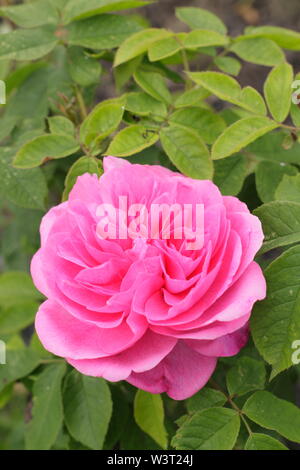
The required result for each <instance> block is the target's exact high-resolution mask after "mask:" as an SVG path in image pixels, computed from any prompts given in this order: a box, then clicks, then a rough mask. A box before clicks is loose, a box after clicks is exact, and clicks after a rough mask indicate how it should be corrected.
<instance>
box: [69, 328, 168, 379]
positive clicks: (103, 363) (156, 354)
mask: <svg viewBox="0 0 300 470" xmlns="http://www.w3.org/2000/svg"><path fill="white" fill-rule="evenodd" d="M175 344H176V339H174V338H164V337H163V336H160V335H157V334H155V333H153V332H152V331H150V330H148V331H147V332H146V333H145V335H144V336H143V337H142V338H141V339H140V340H139V341H138V342H137V343H136V344H135V345H134V346H132V347H131V348H129V349H127V350H126V351H124V352H122V353H120V354H116V355H112V356H109V357H102V358H99V359H92V360H75V359H71V358H70V357H69V358H67V360H68V362H69V363H70V364H71V365H72V366H73V367H75V368H76V369H78V370H79V371H80V372H81V373H82V374H86V375H91V376H95V377H103V378H105V379H107V380H110V381H112V382H117V381H119V380H124V379H127V377H128V376H129V375H130V374H131V373H132V372H136V373H140V372H144V371H148V370H151V369H153V368H155V367H156V366H157V364H159V362H160V361H161V360H162V359H163V358H164V357H165V356H166V355H167V354H169V352H170V351H171V350H172V349H173V348H174V346H175Z"/></svg>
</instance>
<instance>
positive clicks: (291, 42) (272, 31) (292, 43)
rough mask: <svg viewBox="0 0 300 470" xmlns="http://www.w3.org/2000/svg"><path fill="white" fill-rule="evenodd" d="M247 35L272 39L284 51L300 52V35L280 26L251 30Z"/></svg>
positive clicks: (260, 27)
mask: <svg viewBox="0 0 300 470" xmlns="http://www.w3.org/2000/svg"><path fill="white" fill-rule="evenodd" d="M247 35H249V36H254V37H264V38H267V39H271V40H272V41H274V42H276V43H277V44H278V46H280V47H283V48H284V49H290V50H292V51H299V50H300V33H298V32H297V31H293V30H291V29H286V28H280V27H278V26H259V27H257V28H251V30H250V31H249V32H247Z"/></svg>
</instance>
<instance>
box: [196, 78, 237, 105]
mask: <svg viewBox="0 0 300 470" xmlns="http://www.w3.org/2000/svg"><path fill="white" fill-rule="evenodd" d="M188 75H189V77H190V78H191V79H192V80H193V81H194V82H195V83H197V84H198V85H201V86H203V87H204V88H206V89H207V90H208V91H210V92H211V93H212V94H214V95H216V96H217V97H218V98H220V99H221V100H224V101H229V102H230V103H234V104H237V103H238V102H239V96H240V93H241V87H240V85H239V83H238V82H237V81H236V80H235V79H234V78H232V77H228V75H225V74H223V73H220V72H191V73H189V74H188Z"/></svg>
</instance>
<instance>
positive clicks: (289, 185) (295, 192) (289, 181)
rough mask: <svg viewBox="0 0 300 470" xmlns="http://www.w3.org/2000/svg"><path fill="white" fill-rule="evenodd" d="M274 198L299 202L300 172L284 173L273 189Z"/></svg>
mask: <svg viewBox="0 0 300 470" xmlns="http://www.w3.org/2000/svg"><path fill="white" fill-rule="evenodd" d="M275 199H277V200H279V201H293V202H299V203H300V174H297V175H296V176H288V175H284V176H283V178H282V180H281V182H280V183H279V185H278V187H277V189H276V191H275Z"/></svg>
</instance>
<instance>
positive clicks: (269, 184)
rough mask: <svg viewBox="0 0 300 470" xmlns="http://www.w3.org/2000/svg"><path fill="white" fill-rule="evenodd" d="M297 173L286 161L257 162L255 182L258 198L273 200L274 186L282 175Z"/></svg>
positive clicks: (266, 200) (267, 200)
mask: <svg viewBox="0 0 300 470" xmlns="http://www.w3.org/2000/svg"><path fill="white" fill-rule="evenodd" d="M297 173H298V172H297V169H296V168H295V167H294V166H292V165H288V164H286V163H277V162H266V161H262V162H259V164H258V166H257V168H256V171H255V182H256V189H257V193H258V195H259V197H260V199H261V200H262V201H263V202H270V201H273V200H274V199H275V191H276V188H277V186H278V185H279V183H280V181H281V180H282V178H283V177H284V175H296V174H297ZM299 202H300V199H299Z"/></svg>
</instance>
